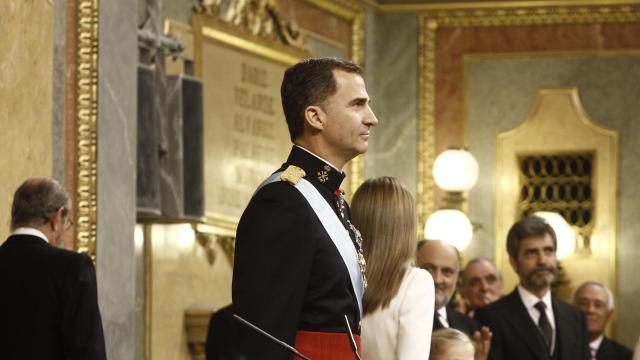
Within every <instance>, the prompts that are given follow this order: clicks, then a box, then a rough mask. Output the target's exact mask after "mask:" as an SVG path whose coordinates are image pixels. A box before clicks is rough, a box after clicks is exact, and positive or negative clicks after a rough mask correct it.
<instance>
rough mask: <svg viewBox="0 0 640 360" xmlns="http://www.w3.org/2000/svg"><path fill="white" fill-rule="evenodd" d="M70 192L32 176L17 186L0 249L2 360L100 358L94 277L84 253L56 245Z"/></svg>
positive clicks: (101, 339)
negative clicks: (7, 231) (7, 235)
mask: <svg viewBox="0 0 640 360" xmlns="http://www.w3.org/2000/svg"><path fill="white" fill-rule="evenodd" d="M68 213H69V195H68V194H67V192H66V191H65V190H64V189H63V188H62V187H61V186H60V185H59V184H58V183H57V182H56V181H55V180H52V179H48V178H32V179H28V180H27V181H25V182H24V183H23V184H22V185H21V186H20V187H19V188H18V190H16V192H15V194H14V197H13V206H12V208H11V231H12V233H11V236H9V238H8V239H7V240H6V241H5V242H4V243H3V244H2V246H0V289H1V291H2V295H1V296H0V358H1V359H3V360H24V359H33V360H35V359H37V360H48V359H51V360H58V359H59V360H62V359H83V360H94V359H95V360H104V359H106V356H105V344H104V337H103V331H102V322H101V319H100V311H99V309H98V299H97V289H96V276H95V271H94V267H93V262H92V261H91V259H90V258H89V257H88V256H87V255H82V254H78V253H75V252H72V251H67V250H63V249H61V248H59V246H60V245H61V243H62V237H63V234H64V232H65V230H66V229H67V228H68V227H69V226H70V224H71V222H70V221H69V219H68V218H67V215H68Z"/></svg>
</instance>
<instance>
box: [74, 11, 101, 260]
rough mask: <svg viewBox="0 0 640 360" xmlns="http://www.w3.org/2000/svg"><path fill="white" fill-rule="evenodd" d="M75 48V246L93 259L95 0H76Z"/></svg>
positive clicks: (95, 150)
mask: <svg viewBox="0 0 640 360" xmlns="http://www.w3.org/2000/svg"><path fill="white" fill-rule="evenodd" d="M77 12H78V17H77V23H76V26H75V28H76V29H77V31H78V33H77V36H78V38H77V50H76V63H75V65H76V91H77V95H76V99H75V103H76V104H75V107H76V111H75V115H76V119H75V123H76V131H77V143H76V146H77V148H76V151H77V160H76V176H77V188H76V203H75V204H74V206H75V209H76V219H75V223H76V231H77V236H76V250H77V251H78V252H86V253H87V254H88V255H89V256H91V258H92V259H93V260H94V261H96V237H97V219H98V217H97V207H98V206H97V204H98V200H97V185H96V182H97V147H98V146H97V127H98V125H97V123H98V0H79V1H78V8H77Z"/></svg>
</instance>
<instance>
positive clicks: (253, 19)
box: [193, 0, 307, 51]
mask: <svg viewBox="0 0 640 360" xmlns="http://www.w3.org/2000/svg"><path fill="white" fill-rule="evenodd" d="M193 10H194V13H196V14H200V15H203V16H204V17H206V18H209V19H213V20H217V21H222V22H224V23H227V24H229V25H231V26H233V27H236V28H240V29H242V30H243V31H246V32H248V33H250V34H252V35H254V36H257V37H260V38H263V39H267V40H271V41H277V42H280V43H283V44H285V45H288V46H292V47H295V48H298V49H301V50H304V51H307V45H306V41H305V38H304V36H303V34H302V32H301V31H300V29H299V28H298V26H297V25H296V24H295V23H293V22H291V21H288V20H285V19H284V18H283V17H282V14H281V13H280V7H279V6H278V4H277V3H276V1H275V0H227V1H224V0H199V2H198V3H197V4H196V5H195V6H194V8H193Z"/></svg>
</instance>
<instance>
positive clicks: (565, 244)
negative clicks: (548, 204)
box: [533, 211, 576, 260]
mask: <svg viewBox="0 0 640 360" xmlns="http://www.w3.org/2000/svg"><path fill="white" fill-rule="evenodd" d="M533 215H535V216H539V217H541V218H543V219H544V220H545V221H546V222H547V223H548V224H549V225H551V227H552V228H553V231H554V232H555V233H556V239H557V249H556V257H557V258H558V260H562V259H565V258H566V257H567V256H569V255H571V254H573V253H574V252H575V251H576V232H575V231H574V230H573V228H572V227H571V225H569V223H567V221H566V220H565V219H564V217H562V215H560V214H558V213H556V212H550V211H538V212H535V213H534V214H533Z"/></svg>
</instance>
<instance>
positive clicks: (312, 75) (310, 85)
mask: <svg viewBox="0 0 640 360" xmlns="http://www.w3.org/2000/svg"><path fill="white" fill-rule="evenodd" d="M334 70H341V71H345V72H348V73H355V74H358V75H362V69H361V68H360V66H358V65H356V64H354V63H352V62H351V61H347V60H342V59H338V58H314V59H306V60H303V61H301V62H299V63H297V64H295V65H293V66H292V67H290V68H288V69H287V71H286V72H285V73H284V78H283V79H282V86H281V87H280V96H281V97H282V109H283V110H284V116H285V118H286V119H287V125H288V127H289V135H290V136H291V140H294V139H295V138H297V137H299V136H300V135H302V133H303V132H304V110H305V109H306V108H307V107H308V106H311V105H322V103H324V101H325V100H327V98H328V97H329V96H331V95H333V94H335V92H336V90H337V84H336V79H335V77H334V75H333V71H334Z"/></svg>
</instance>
